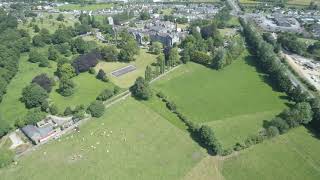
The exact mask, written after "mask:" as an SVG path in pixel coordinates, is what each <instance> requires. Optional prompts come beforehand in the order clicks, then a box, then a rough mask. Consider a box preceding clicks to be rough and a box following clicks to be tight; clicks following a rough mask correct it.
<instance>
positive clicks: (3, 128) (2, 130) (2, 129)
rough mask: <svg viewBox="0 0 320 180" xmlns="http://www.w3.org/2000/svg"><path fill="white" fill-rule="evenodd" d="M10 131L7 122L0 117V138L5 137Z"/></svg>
mask: <svg viewBox="0 0 320 180" xmlns="http://www.w3.org/2000/svg"><path fill="white" fill-rule="evenodd" d="M10 129H11V126H10V124H9V123H8V122H7V121H5V120H3V119H2V118H1V116H0V137H2V136H4V135H6V134H7V133H8V132H9V130H10ZM0 149H1V148H0Z"/></svg>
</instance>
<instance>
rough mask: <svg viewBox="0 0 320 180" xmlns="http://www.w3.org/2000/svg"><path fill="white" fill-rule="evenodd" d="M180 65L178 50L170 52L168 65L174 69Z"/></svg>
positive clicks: (173, 49)
mask: <svg viewBox="0 0 320 180" xmlns="http://www.w3.org/2000/svg"><path fill="white" fill-rule="evenodd" d="M178 63H179V52H178V48H176V47H175V48H172V49H170V52H169V58H168V65H169V67H173V66H175V65H177V64H178Z"/></svg>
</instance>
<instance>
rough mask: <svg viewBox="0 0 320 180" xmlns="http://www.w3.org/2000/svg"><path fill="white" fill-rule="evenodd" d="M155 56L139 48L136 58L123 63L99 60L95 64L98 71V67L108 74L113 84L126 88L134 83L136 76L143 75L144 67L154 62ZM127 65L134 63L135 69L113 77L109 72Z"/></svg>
mask: <svg viewBox="0 0 320 180" xmlns="http://www.w3.org/2000/svg"><path fill="white" fill-rule="evenodd" d="M156 57H157V56H156V55H153V54H150V53H148V52H147V50H146V49H140V54H139V55H138V56H137V57H136V60H135V61H133V62H130V63H123V62H102V61H101V62H100V63H99V64H98V65H97V66H96V70H97V72H98V71H99V69H103V70H104V71H105V72H106V73H108V74H109V77H110V79H111V81H112V82H113V83H114V84H116V85H118V86H120V87H122V88H128V87H130V86H131V85H132V84H133V83H134V81H135V80H136V78H137V77H139V76H143V77H144V72H145V69H146V67H147V66H148V65H150V64H152V63H153V62H156ZM128 65H135V66H136V67H137V69H136V70H134V71H132V72H129V73H127V74H124V75H122V76H120V77H114V76H113V75H111V74H110V73H111V72H112V71H115V70H117V69H120V68H122V67H126V66H128Z"/></svg>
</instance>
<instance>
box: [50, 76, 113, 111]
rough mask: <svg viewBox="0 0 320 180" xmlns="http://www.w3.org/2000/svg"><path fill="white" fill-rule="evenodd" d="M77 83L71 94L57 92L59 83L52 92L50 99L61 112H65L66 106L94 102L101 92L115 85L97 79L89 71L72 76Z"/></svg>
mask: <svg viewBox="0 0 320 180" xmlns="http://www.w3.org/2000/svg"><path fill="white" fill-rule="evenodd" d="M72 80H73V82H74V83H75V85H76V88H75V92H74V94H72V95H71V96H67V97H64V96H62V95H60V94H59V93H58V92H57V88H59V86H58V85H59V84H58V83H57V86H56V88H55V89H54V90H53V91H52V92H51V94H50V100H51V101H52V102H53V103H54V104H56V105H57V106H58V109H59V111H60V112H63V111H64V110H65V108H66V107H68V106H70V107H75V106H77V105H80V104H83V105H89V104H90V103H91V102H93V101H94V100H95V99H96V97H97V96H98V95H99V94H100V92H101V91H102V90H104V89H111V90H113V87H114V85H113V84H112V83H109V82H108V83H107V82H103V81H100V80H98V79H96V77H95V75H92V74H89V73H87V72H85V73H81V74H79V75H78V76H76V77H74V78H72Z"/></svg>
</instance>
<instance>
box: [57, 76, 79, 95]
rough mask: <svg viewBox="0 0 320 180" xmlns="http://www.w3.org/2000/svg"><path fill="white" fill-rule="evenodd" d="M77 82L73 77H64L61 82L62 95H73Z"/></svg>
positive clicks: (60, 90)
mask: <svg viewBox="0 0 320 180" xmlns="http://www.w3.org/2000/svg"><path fill="white" fill-rule="evenodd" d="M74 88H75V84H74V83H73V81H72V80H71V79H62V80H60V84H59V93H60V94H61V95H62V96H71V95H72V94H73V93H74Z"/></svg>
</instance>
